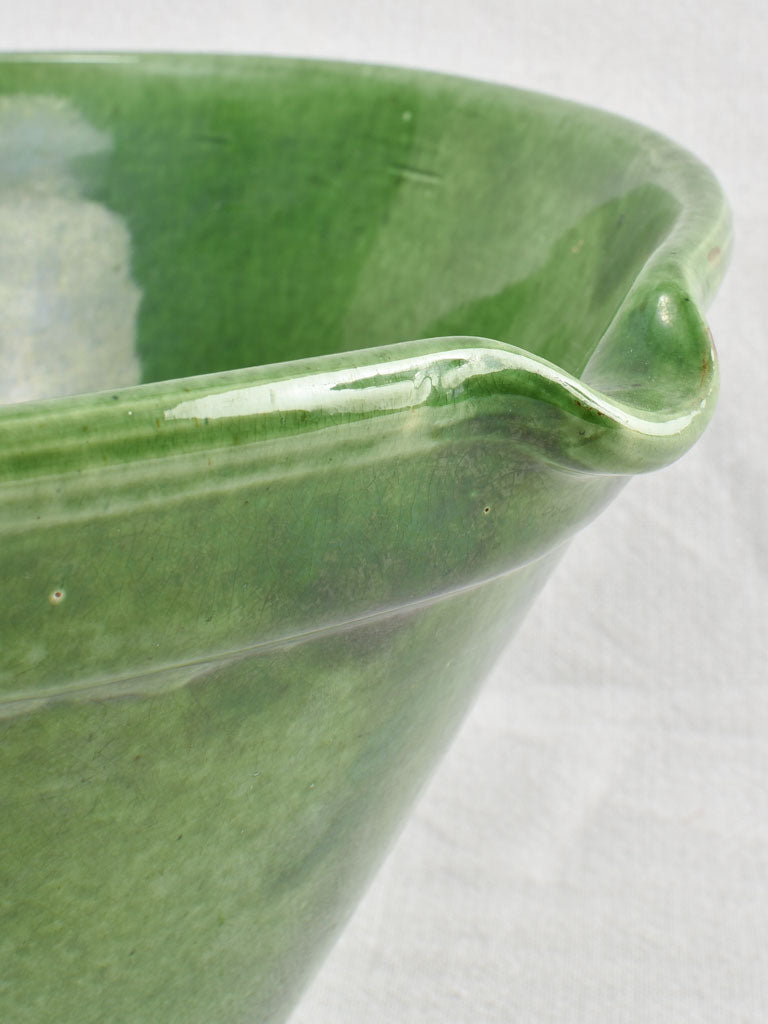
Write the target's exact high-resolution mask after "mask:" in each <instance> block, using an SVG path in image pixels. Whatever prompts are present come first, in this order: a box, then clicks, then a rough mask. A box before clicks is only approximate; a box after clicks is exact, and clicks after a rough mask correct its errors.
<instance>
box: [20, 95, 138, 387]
mask: <svg viewBox="0 0 768 1024" xmlns="http://www.w3.org/2000/svg"><path fill="white" fill-rule="evenodd" d="M111 147H112V141H111V139H110V137H109V136H108V135H106V134H105V133H103V132H100V131H98V130H97V129H96V128H94V127H93V126H92V125H90V124H89V123H88V122H87V121H86V120H85V119H84V118H83V117H82V115H81V114H80V113H79V112H78V111H77V110H76V109H75V108H74V107H73V106H72V105H71V104H70V103H69V102H68V101H67V100H64V99H60V98H57V97H52V96H28V95H20V96H5V97H2V98H0V308H2V310H3V318H2V322H0V401H2V402H7V403H12V402H24V401H29V400H31V399H37V398H54V397H59V396H62V395H70V394H76V393H78V392H88V391H99V390H102V389H106V388H111V387H124V386H128V385H131V384H137V383H139V381H140V379H141V370H140V365H139V361H138V358H137V355H136V351H135V337H136V313H137V310H138V306H139V301H140V292H139V289H138V288H137V287H136V285H135V284H134V282H133V281H132V280H131V277H130V249H131V246H130V236H129V234H128V231H127V229H126V227H125V224H124V223H123V221H122V219H121V218H120V217H118V216H117V215H116V214H115V213H113V212H112V211H110V210H108V209H106V208H105V207H104V206H102V205H100V204H98V203H94V202H91V201H90V200H87V199H85V198H83V197H82V195H81V189H80V186H79V183H78V181H77V178H76V176H75V171H74V168H73V161H75V160H77V159H80V158H82V157H87V156H92V155H96V154H98V153H103V152H106V151H108V150H109V149H111Z"/></svg>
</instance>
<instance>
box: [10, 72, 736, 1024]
mask: <svg viewBox="0 0 768 1024" xmlns="http://www.w3.org/2000/svg"><path fill="white" fill-rule="evenodd" d="M728 244H729V222H728V214H727V209H726V206H725V203H724V200H723V197H722V195H721V193H720V190H719V188H718V186H717V184H716V183H715V181H714V180H713V178H712V177H711V175H710V174H709V172H708V171H707V170H706V169H705V168H703V167H702V166H701V165H700V164H699V163H698V162H697V161H696V160H695V159H694V158H692V157H691V156H689V155H688V154H687V153H685V152H683V151H681V150H680V149H679V148H677V147H676V146H674V145H673V144H671V143H670V142H668V141H666V140H665V139H663V138H660V137H659V136H658V135H655V134H653V133H652V132H649V131H646V130H645V129H643V128H640V127H638V126H637V125H634V124H629V123H627V122H625V121H623V120H620V119H617V118H615V117H612V116H609V115H607V114H604V113H600V112H596V111H592V110H586V109H583V108H581V107H578V106H574V105H571V104H568V103H564V102H561V101H558V100H554V99H551V98H547V97H542V96H535V95H531V94H528V93H525V92H519V91H516V90H513V89H509V88H503V87H499V86H494V85H489V84H482V83H474V82H467V81H460V80H454V79H451V78H445V77H440V76H435V75H429V74H425V73H419V72H413V71H403V70H392V69H383V68H370V67H356V66H352V65H342V64H324V63H315V62H303V61H294V60H278V59H255V58H224V57H216V58H214V57H202V56H193V57H179V56H174V57H167V56H128V55H125V56H117V55H112V56H103V57H100V56H94V55H88V56H62V55H55V56H32V55H26V56H21V57H6V58H2V59H0V311H1V317H0V370H1V371H2V373H1V378H2V380H1V385H0V387H1V389H2V390H0V399H1V400H2V408H0V538H1V543H0V561H1V565H2V570H1V571H2V583H3V586H2V597H0V652H1V654H0V764H1V766H2V767H1V768H0V779H1V780H2V787H1V789H0V877H1V878H2V886H1V887H0V894H1V900H2V907H1V910H0V913H1V914H2V927H1V928H0V964H2V971H0V992H1V994H0V1019H2V1020H4V1021H8V1022H11V1024H133V1022H143V1024H150V1022H151V1024H196V1022H200V1024H203V1022H204V1024H210V1022H212V1021H227V1022H245V1021H250V1022H261V1024H266V1022H270V1024H274V1022H277V1021H283V1020H284V1019H285V1017H286V1015H287V1014H288V1013H289V1012H290V1008H291V1006H292V1004H293V1002H294V1001H295V999H296V997H297V993H298V992H300V990H301V988H302V986H303V985H304V984H305V983H306V981H307V979H308V977H309V976H310V975H311V972H312V971H313V969H314V968H315V966H316V964H317V961H318V958H319V957H320V956H321V954H322V953H323V951H324V950H326V949H327V947H328V946H329V944H330V943H331V941H332V939H333V938H334V936H335V935H336V934H337V932H338V930H339V928H340V927H341V925H342V924H343V922H344V920H345V918H346V916H347V915H348V914H349V912H350V910H351V908H352V907H353V905H354V903H355V901H356V900H357V898H358V897H359V895H360V893H361V891H362V889H363V888H364V886H365V884H366V882H367V880H368V879H369V877H370V875H371V873H372V871H373V869H374V867H375V866H376V864H377V862H378V861H379V860H380V859H381V857H382V856H383V853H384V851H385V850H386V848H387V845H388V843H389V842H391V839H392V837H393V836H394V834H395V833H396V831H397V829H398V827H399V825H400V824H401V822H402V819H403V816H404V814H405V811H406V810H407V808H408V806H409V804H410V803H411V801H412V800H413V798H414V796H415V794H416V793H417V792H418V791H419V789H420V787H421V786H422V785H423V783H424V780H425V778H426V777H427V775H428V773H429V771H430V769H431V767H432V766H433V765H434V763H435V760H436V759H437V757H438V755H439V754H440V752H441V751H442V750H443V749H444V747H445V746H446V744H447V742H448V740H449V739H450V737H451V735H452V734H453V732H454V731H455V729H456V728H457V725H458V723H459V722H460V720H461V718H462V715H463V714H464V713H465V711H466V709H467V707H468V705H469V704H470V702H471V701H472V698H473V695H474V693H475V691H476V687H477V685H478V683H479V682H480V681H481V680H482V678H483V675H484V673H486V671H487V670H488V668H489V666H490V665H491V664H492V663H493V661H494V659H495V658H496V656H497V654H498V653H499V651H500V650H501V648H502V647H503V645H504V644H505V643H506V642H507V640H508V638H509V636H510V634H511V632H512V630H513V628H514V626H515V624H516V623H517V621H518V620H519V619H520V617H521V615H522V614H523V612H524V611H525V609H526V607H527V606H528V605H529V603H530V601H531V600H532V598H533V597H534V596H535V594H536V591H537V589H538V588H539V587H540V586H541V584H542V583H543V581H544V580H545V578H546V576H547V574H548V573H549V571H550V569H551V568H552V566H553V565H554V563H555V562H556V560H557V558H558V557H559V554H560V552H561V551H562V549H563V546H564V545H565V543H566V542H567V540H568V538H569V537H570V536H571V535H572V534H573V533H574V531H576V530H578V529H579V528H580V527H581V526H583V525H584V524H585V523H587V522H588V521H589V520H590V519H592V518H593V517H594V516H595V515H596V513H597V512H598V511H599V510H600V509H601V508H603V507H604V506H605V504H606V503H607V502H608V501H609V500H610V499H611V498H612V497H613V496H614V495H615V494H616V493H617V491H618V490H619V489H620V488H621V486H622V485H623V484H624V483H625V482H626V480H627V479H628V478H629V477H630V476H631V475H632V474H634V473H638V472H642V471H644V470H649V469H652V468H655V467H657V466H662V465H664V464H665V463H668V462H670V461H671V460H673V459H675V458H677V457H678V456H679V455H681V454H682V453H683V452H684V451H685V450H686V449H687V448H688V447H689V446H690V445H691V444H692V442H693V441H694V440H695V439H696V438H697V437H698V435H699V434H700V432H701V431H702V429H703V428H704V426H705V424H706V422H707V420H708V418H709V416H710V413H711V411H712V407H713V404H714V399H715V391H716V384H717V374H716V368H715V362H714V353H713V349H712V344H711V339H710V336H709V332H708V330H707V328H706V326H705V323H704V320H703V318H702V309H703V308H704V307H705V305H706V303H707V301H708V300H709V298H710V296H711V294H712V292H713V290H714V289H715V287H716V286H717V284H718V282H719V279H720V276H721V273H722V270H723V267H724V263H725V256H726V252H727V249H728ZM414 339H428V340H414Z"/></svg>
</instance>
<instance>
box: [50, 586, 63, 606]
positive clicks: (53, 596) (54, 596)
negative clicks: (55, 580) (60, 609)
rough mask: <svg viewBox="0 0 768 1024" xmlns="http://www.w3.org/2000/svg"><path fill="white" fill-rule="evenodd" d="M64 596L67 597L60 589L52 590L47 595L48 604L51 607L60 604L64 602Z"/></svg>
mask: <svg viewBox="0 0 768 1024" xmlns="http://www.w3.org/2000/svg"><path fill="white" fill-rule="evenodd" d="M66 596H67V595H66V594H65V593H64V591H63V590H62V589H61V587H57V588H56V589H55V590H52V591H51V592H50V594H49V595H48V601H49V603H50V604H53V605H56V604H61V602H62V601H63V600H64V598H65V597H66Z"/></svg>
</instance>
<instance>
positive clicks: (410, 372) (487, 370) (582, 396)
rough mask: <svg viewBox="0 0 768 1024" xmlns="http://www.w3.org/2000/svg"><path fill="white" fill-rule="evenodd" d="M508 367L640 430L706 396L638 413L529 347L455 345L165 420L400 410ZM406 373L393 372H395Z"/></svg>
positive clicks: (208, 404)
mask: <svg viewBox="0 0 768 1024" xmlns="http://www.w3.org/2000/svg"><path fill="white" fill-rule="evenodd" d="M503 370H513V371H520V372H522V373H527V374H531V375H535V376H536V377H538V378H540V379H542V380H546V381H550V382H552V383H553V384H555V385H557V386H558V387H561V388H562V389H563V390H564V391H566V392H567V393H569V394H570V395H572V396H574V397H575V398H576V399H577V400H578V401H579V403H580V404H581V405H582V406H583V407H585V408H586V409H591V410H593V411H596V412H598V413H599V414H601V415H603V416H605V417H606V418H607V419H608V420H609V421H613V422H614V424H617V425H620V426H622V427H626V428H628V429H630V430H632V431H634V432H637V433H641V434H646V435H653V436H658V437H663V436H670V435H673V434H675V433H677V432H678V431H681V430H684V429H685V428H686V427H687V426H689V425H690V423H691V422H692V421H693V420H694V419H695V418H696V417H697V416H699V415H700V414H701V413H702V411H703V409H704V407H705V405H706V402H705V401H702V402H701V404H700V405H699V406H698V407H696V408H694V409H692V410H690V411H689V412H686V413H685V414H684V415H682V416H679V417H676V418H674V419H667V418H665V417H663V416H654V415H653V414H646V415H645V416H644V417H642V418H641V417H639V416H637V415H636V414H633V413H632V412H630V411H629V409H628V407H627V406H625V405H623V404H622V403H620V402H612V401H609V400H608V399H606V398H605V397H604V396H602V395H600V394H599V393H598V392H596V391H594V390H593V389H592V388H590V387H588V386H587V385H586V384H584V383H583V382H582V381H579V380H577V379H576V378H575V377H572V376H571V375H570V374H568V373H565V372H564V371H563V370H561V369H559V367H557V366H554V365H553V364H551V363H548V362H546V361H545V360H542V359H536V358H535V357H534V356H531V355H530V354H529V353H526V352H522V351H519V350H515V349H514V348H513V347H512V346H510V347H509V348H507V349H499V348H493V349H490V348H489V349H484V348H466V349H448V350H446V351H444V352H441V353H439V355H437V356H436V355H434V354H432V353H429V354H426V355H423V356H416V357H411V358H409V359H402V360H396V361H393V362H385V363H378V364H374V365H371V366H368V367H366V368H365V371H363V370H362V369H360V368H355V367H352V368H349V369H338V370H333V371H329V372H326V373H312V374H307V375H305V376H301V377H291V378H287V379H286V380H281V381H274V382H270V383H264V384H254V385H251V386H249V387H243V388H235V389H232V390H229V391H222V392H218V393H216V394H210V395H204V396H203V397H201V398H191V399H187V400H186V401H184V402H180V403H179V404H178V405H175V406H173V407H172V408H170V409H166V410H165V411H164V413H163V418H164V419H166V420H217V419H226V418H229V417H238V416H257V415H263V414H265V413H289V412H299V411H303V412H318V411H324V412H326V413H328V414H329V415H335V414H338V413H350V414H353V415H354V414H357V415H362V414H365V413H366V412H381V411H392V412H394V411H396V410H399V409H410V408H415V407H417V406H420V405H424V404H426V402H427V400H428V399H429V397H430V395H431V394H432V392H433V390H436V391H439V392H441V393H442V394H444V395H450V394H453V395H454V396H458V395H459V394H460V393H461V390H462V388H463V385H464V383H465V381H467V380H468V379H469V378H470V377H477V376H479V375H483V374H491V373H496V372H499V371H503ZM398 376H399V377H400V378H401V379H400V380H394V381H393V380H392V378H393V377H398Z"/></svg>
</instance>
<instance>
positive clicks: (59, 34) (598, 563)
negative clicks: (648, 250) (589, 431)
mask: <svg viewBox="0 0 768 1024" xmlns="http://www.w3.org/2000/svg"><path fill="white" fill-rule="evenodd" d="M0 46H1V47H2V48H3V49H9V50H10V49H62V48H71V49H106V48H109V49H164V50H184V49H192V50H218V51H229V52H268V53H282V54H300V55H314V56H328V57H341V58H346V59H358V60H366V61H379V62H385V63H395V64H407V65H412V66H419V67H429V68H435V69H439V70H444V71H450V72H457V73H461V74H466V75H473V76H476V77H482V78H489V79H495V80H498V81H504V82H509V83H511V84H515V85H519V86H523V87H528V88H532V89H539V90H543V91H547V92H552V93H556V94H559V95H563V96H567V97H569V98H572V99H576V100H581V101H583V102H586V103H590V104H593V105H596V106H601V107H605V108H608V109H610V110H614V111H616V112H618V113H623V114H625V115H627V116H629V117H632V118H635V119H636V120H639V121H642V122H644V123H646V124H648V125H650V126H652V127H655V128H657V129H659V130H661V131H662V132H665V133H666V134H668V135H669V136H671V137H672V138H674V139H676V140H677V141H679V142H680V143H682V144H684V145H686V146H687V147H689V148H690V149H692V150H693V151H695V152H696V153H698V154H699V155H700V156H701V157H702V158H703V159H704V160H705V162H707V163H708V164H709V165H710V166H711V167H713V168H714V169H715V171H716V173H717V174H718V176H719V177H720V179H721V181H722V183H723V186H724V187H725V189H726V192H727V193H728V195H729V196H730V199H731V202H732V204H733V207H734V211H735V220H736V233H737V238H736V249H735V256H734V259H733V262H732V265H731V270H730V272H729V275H728V277H727V279H726V283H725V286H724V288H723V290H722V291H721V293H720V295H719V296H718V298H717V299H716V302H715V304H714V306H713V308H712V310H711V318H710V322H711V326H712V328H713V332H714V335H715V339H716V341H717V342H718V344H719V350H720V356H721V368H722V381H723V383H722V393H721V401H720V407H719V410H718V412H717V414H716V417H715V420H714V422H713V424H712V426H711V428H710V430H709V432H708V433H707V435H706V436H705V438H704V439H703V440H702V441H701V442H700V443H699V445H698V446H697V447H696V448H695V449H694V450H693V451H692V452H691V453H690V454H689V455H688V456H686V457H685V459H683V460H682V461H681V462H680V463H678V464H676V465H674V466H673V467H671V468H669V469H667V470H665V471H663V472H662V473H659V474H656V475H654V476H651V477H646V478H643V479H640V480H637V481H635V482H633V483H632V484H631V485H630V486H629V488H628V489H627V490H626V491H625V492H624V493H623V495H622V496H621V497H620V498H619V500H618V502H617V503H616V504H614V506H612V508H611V509H610V510H609V511H608V512H606V513H605V514H604V515H603V516H602V517H601V519H600V520H599V521H598V522H597V523H596V524H594V525H593V526H592V527H591V528H589V529H588V530H587V531H586V532H585V533H584V534H583V535H582V536H581V537H580V538H579V539H578V540H577V541H576V542H575V543H574V544H573V546H572V548H571V550H570V552H569V554H568V555H567V556H566V559H565V560H564V562H563V563H562V564H561V567H560V569H559V571H558V573H557V574H556V575H555V577H554V578H553V580H552V581H551V583H550V584H549V585H548V587H547V589H546V590H545V592H544V594H543V595H542V597H541V598H540V600H539V603H538V606H537V607H536V609H535V611H534V612H533V613H532V614H531V616H530V617H529V619H528V620H527V622H526V624H525V626H524V627H523V630H522V631H521V633H520V634H519V635H518V637H517V639H516V640H515V641H514V643H513V645H512V646H511V647H510V649H509V652H508V654H507V656H506V657H505V658H504V659H503V661H502V663H501V664H500V665H499V666H498V668H497V670H496V673H495V675H494V677H493V678H492V680H491V681H490V682H489V684H488V685H487V686H486V688H485V690H484V691H483V694H482V696H481V698H480V700H479V702H478V704H477V706H476V708H475V710H474V713H473V715H472V716H471V718H470V719H469V720H468V722H467V724H466V726H465V728H464V729H463V731H462V733H461V735H460V737H459V739H458V741H457V743H456V744H455V746H454V747H453V749H452V751H451V752H450V754H449V755H448V757H447V759H446V760H445V761H444V763H443V765H442V767H441V768H440V771H439V773H438V774H437V775H436V777H435V778H434V780H433V782H432V783H431V785H430V787H429V788H428V790H427V791H426V792H425V794H424V796H423V799H422V800H421V802H420V804H419V806H418V808H417V810H416V813H415V814H414V816H413V817H412V819H411V821H410V824H409V825H408V827H407V829H406V831H405V832H404V833H403V835H402V837H401V839H400V840H399V842H398V844H397V846H396V847H395V849H394V851H393V852H392V854H391V856H390V857H389V860H388V861H387V863H386V865H385V867H384V869H383V871H382V872H381V874H380V875H379V877H378V879H377V881H376V882H375V883H374V886H373V888H372V889H371V890H370V892H369V895H368V897H367V898H366V900H365V902H364V903H363V905H362V906H361V907H360V909H359V911H358V913H357V914H356V916H355V917H354V919H353V921H352V923H351V925H350V927H349V929H348V930H347V932H346V933H345V935H344V937H343V938H342V940H341V942H340V943H339V944H338V945H337V947H336V949H335V950H334V952H333V953H332V955H331V957H330V959H329V960H328V961H327V962H326V964H325V966H324V968H323V969H322V971H321V973H320V974H319V975H318V977H317V979H316V981H315V983H314V984H313V986H312V988H311V989H310V990H309V991H308V992H307V994H306V996H305V998H304V1000H303V1002H302V1004H301V1006H300V1007H299V1008H298V1010H297V1011H296V1013H295V1015H294V1017H293V1020H292V1022H291V1024H358V1022H360V1021H361V1020H365V1021H366V1024H416V1022H418V1024H432V1022H435V1024H437V1022H439V1024H446V1022H449V1024H465V1022H466V1024H470V1022H471V1024H480V1022H482V1024H509V1022H518V1021H520V1022H524V1024H528V1022H530V1024H602V1022H607V1024H630V1022H636V1021H651V1022H654V1024H655V1022H664V1024H667V1022H668V1024H688V1022H691V1024H693V1022H696V1024H723V1022H725V1021H727V1022H739V1024H764V1022H765V1021H766V1020H768V673H766V670H765V665H766V660H767V659H766V653H767V650H766V648H767V646H768V643H767V641H766V629H765V622H766V617H767V614H766V613H768V529H766V519H768V477H767V474H766V463H767V462H768V457H767V456H766V445H767V444H768V430H767V429H766V427H767V423H766V420H767V418H768V417H767V416H766V405H767V403H766V399H765V396H766V389H767V387H768V360H767V359H766V353H767V352H768V348H767V346H766V322H767V321H768V257H767V256H766V243H767V242H768V231H767V230H766V229H767V228H768V185H767V184H766V174H765V166H766V164H767V163H768V7H766V5H765V3H764V0H731V2H729V3H723V4H720V5H718V6H715V5H706V4H702V3H701V2H700V0H695V2H694V0H646V2H645V3H644V4H638V3H636V2H630V0H614V2H611V0H592V2H591V3H589V4H574V3H573V2H572V0H536V2H533V0H529V2H528V3H526V4H525V5H524V4H522V3H520V2H518V0H453V2H448V0H443V2H439V0H423V2H419V0H412V2H410V3H408V2H403V0H390V2H388V3H382V2H379V0H357V2H356V3H348V2H342V0H304V2H302V0H281V2H280V3H279V4H275V3H274V2H266V0H218V2H217V3H216V4H211V3H207V2H205V0H165V3H164V4H162V5H161V4H158V3H157V2H156V0H132V2H127V0H113V2H112V3H103V2H101V0H77V2H75V0H70V2H66V0H25V2H24V3H18V4H17V3H13V4H12V3H11V2H10V0H3V2H2V3H0Z"/></svg>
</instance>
